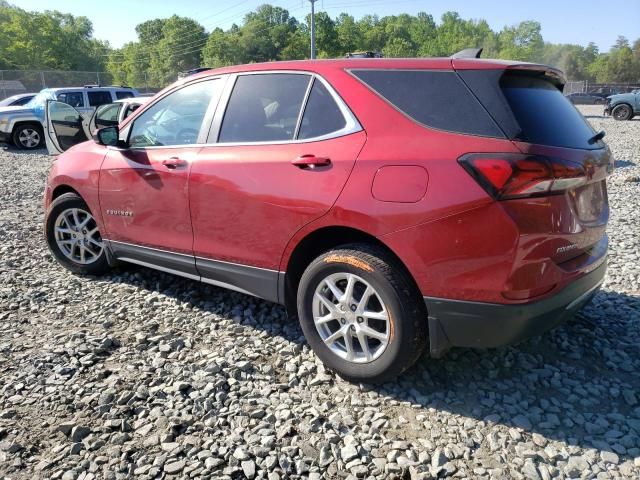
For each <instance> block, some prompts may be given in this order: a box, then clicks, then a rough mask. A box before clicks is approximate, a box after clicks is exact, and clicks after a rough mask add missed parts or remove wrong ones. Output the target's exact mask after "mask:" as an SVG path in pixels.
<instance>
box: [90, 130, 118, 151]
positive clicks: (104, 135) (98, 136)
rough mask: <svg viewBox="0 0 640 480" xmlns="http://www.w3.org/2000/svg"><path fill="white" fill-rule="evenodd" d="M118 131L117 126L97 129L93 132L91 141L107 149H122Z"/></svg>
mask: <svg viewBox="0 0 640 480" xmlns="http://www.w3.org/2000/svg"><path fill="white" fill-rule="evenodd" d="M119 135H120V130H119V129H118V127H117V126H112V127H104V128H99V129H98V130H96V131H95V132H93V141H94V142H96V143H97V144H98V145H105V146H108V147H123V145H122V143H123V142H121V141H120V140H119V138H118V137H119Z"/></svg>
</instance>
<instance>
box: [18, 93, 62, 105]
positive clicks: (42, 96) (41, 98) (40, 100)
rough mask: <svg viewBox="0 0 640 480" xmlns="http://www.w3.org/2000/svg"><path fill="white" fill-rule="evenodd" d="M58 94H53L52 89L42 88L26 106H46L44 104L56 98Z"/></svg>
mask: <svg viewBox="0 0 640 480" xmlns="http://www.w3.org/2000/svg"><path fill="white" fill-rule="evenodd" d="M55 99H56V96H55V95H54V94H53V92H52V91H51V90H42V91H41V92H40V93H38V94H37V95H36V96H35V97H33V98H32V99H31V100H29V102H28V103H26V104H25V107H29V108H36V107H44V104H45V103H46V102H47V100H55Z"/></svg>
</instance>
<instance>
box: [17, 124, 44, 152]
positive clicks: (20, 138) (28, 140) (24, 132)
mask: <svg viewBox="0 0 640 480" xmlns="http://www.w3.org/2000/svg"><path fill="white" fill-rule="evenodd" d="M13 143H14V144H15V146H16V147H18V148H22V149H24V150H34V149H36V148H40V147H42V146H43V145H44V134H43V133H42V127H41V126H40V125H39V124H37V123H25V124H23V125H18V126H17V127H16V128H14V130H13Z"/></svg>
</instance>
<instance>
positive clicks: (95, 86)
mask: <svg viewBox="0 0 640 480" xmlns="http://www.w3.org/2000/svg"><path fill="white" fill-rule="evenodd" d="M101 86H102V85H100V84H99V83H92V84H89V85H83V87H84V88H97V87H101Z"/></svg>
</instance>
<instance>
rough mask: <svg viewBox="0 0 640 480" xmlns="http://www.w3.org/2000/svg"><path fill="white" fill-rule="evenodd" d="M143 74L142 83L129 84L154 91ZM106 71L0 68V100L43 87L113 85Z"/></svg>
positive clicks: (139, 88)
mask: <svg viewBox="0 0 640 480" xmlns="http://www.w3.org/2000/svg"><path fill="white" fill-rule="evenodd" d="M146 78H147V76H146V74H145V75H144V84H143V85H129V86H130V87H133V88H136V89H137V90H138V91H140V92H141V93H149V92H154V91H156V89H150V88H149V85H148V84H147V82H146ZM113 84H114V81H113V75H111V74H110V73H108V72H80V71H65V70H0V100H2V99H3V98H7V97H10V96H11V95H16V94H18V93H32V92H33V93H36V92H39V91H40V90H42V89H43V88H57V87H82V86H84V85H105V86H106V85H113Z"/></svg>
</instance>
